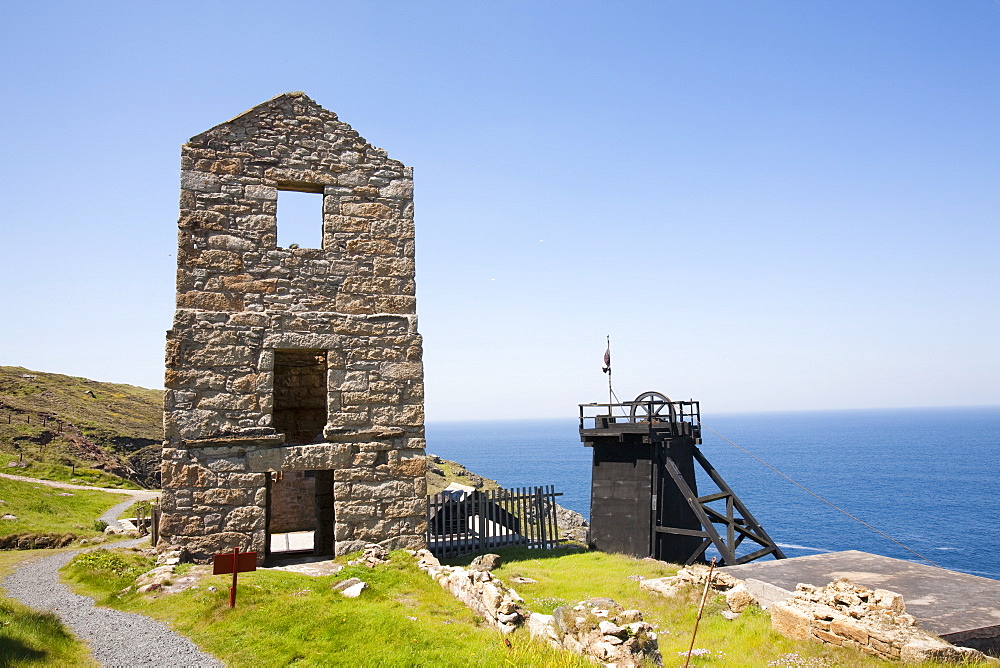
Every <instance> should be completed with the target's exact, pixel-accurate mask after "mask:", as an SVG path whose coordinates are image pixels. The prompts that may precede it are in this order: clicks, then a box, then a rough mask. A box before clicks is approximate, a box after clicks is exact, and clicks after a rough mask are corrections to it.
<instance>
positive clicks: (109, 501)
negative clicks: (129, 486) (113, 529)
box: [0, 478, 126, 538]
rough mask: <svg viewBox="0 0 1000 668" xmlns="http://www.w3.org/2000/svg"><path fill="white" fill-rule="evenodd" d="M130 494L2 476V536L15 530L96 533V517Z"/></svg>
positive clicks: (0, 530)
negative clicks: (46, 484) (65, 487)
mask: <svg viewBox="0 0 1000 668" xmlns="http://www.w3.org/2000/svg"><path fill="white" fill-rule="evenodd" d="M125 498H126V497H125V496H123V495H121V494H112V493H109V492H99V491H96V490H94V491H90V490H82V489H58V488H55V487H46V486H44V485H41V484H38V483H30V482H23V481H20V480H9V479H7V478H0V516H4V517H8V518H10V517H13V518H16V519H0V538H3V537H5V536H11V535H14V534H39V533H58V534H66V533H72V534H76V535H77V536H78V537H81V538H84V537H89V536H96V535H98V534H99V533H100V532H99V531H97V530H96V528H95V524H94V521H95V520H96V519H97V518H98V517H100V516H101V514H103V513H104V512H105V511H106V510H108V509H109V508H111V507H112V506H114V505H116V504H119V503H121V502H122V501H123V500H124V499H125Z"/></svg>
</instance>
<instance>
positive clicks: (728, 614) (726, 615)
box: [719, 610, 740, 621]
mask: <svg viewBox="0 0 1000 668" xmlns="http://www.w3.org/2000/svg"><path fill="white" fill-rule="evenodd" d="M719 614H720V615H722V616H723V617H724V618H725V619H728V620H729V621H733V620H734V619H738V618H739V616H740V613H738V612H733V611H732V610H721V611H720V612H719Z"/></svg>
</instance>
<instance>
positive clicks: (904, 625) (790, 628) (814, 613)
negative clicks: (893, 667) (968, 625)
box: [770, 578, 986, 663]
mask: <svg viewBox="0 0 1000 668" xmlns="http://www.w3.org/2000/svg"><path fill="white" fill-rule="evenodd" d="M770 611H771V626H772V627H773V628H774V630H775V631H777V632H778V633H780V634H781V635H783V636H785V637H786V638H791V639H792V640H812V641H817V642H822V643H828V644H831V645H838V646H841V647H850V648H851V649H855V650H858V651H860V652H863V653H865V654H869V655H872V656H877V657H879V658H882V659H889V660H901V661H903V662H905V663H920V662H922V661H942V662H952V663H965V662H975V661H984V660H985V659H986V657H985V656H984V655H983V654H982V653H981V652H979V651H977V650H974V649H970V648H968V647H956V646H954V645H951V644H949V643H947V642H945V641H943V640H941V639H940V638H937V637H935V636H932V635H930V634H929V633H926V632H924V631H921V630H920V629H919V628H918V627H917V621H916V619H914V617H913V616H912V615H909V614H907V613H906V606H905V605H904V603H903V597H902V596H901V595H900V594H897V593H896V592H892V591H888V590H885V589H874V590H873V589H869V588H867V587H863V586H860V585H855V584H853V583H851V582H850V581H848V580H846V579H843V578H841V579H839V580H835V581H834V582H831V583H830V584H829V585H827V586H826V587H816V586H813V585H808V584H800V585H798V587H796V591H795V595H794V596H792V597H791V598H789V599H787V600H785V601H784V602H782V603H776V604H774V605H772V606H771V610H770Z"/></svg>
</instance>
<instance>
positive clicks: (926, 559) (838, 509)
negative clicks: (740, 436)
mask: <svg viewBox="0 0 1000 668" xmlns="http://www.w3.org/2000/svg"><path fill="white" fill-rule="evenodd" d="M701 426H702V427H703V428H704V429H707V430H708V431H710V432H712V433H713V434H715V435H716V436H718V437H719V438H721V439H722V440H723V441H725V442H726V443H728V444H729V445H731V446H733V447H734V448H736V449H737V450H739V451H740V452H743V453H744V454H747V455H749V456H750V457H753V458H754V459H756V460H757V461H758V462H760V463H761V464H763V465H764V466H766V467H767V468H769V469H771V470H772V471H774V472H775V473H777V474H778V475H780V476H781V477H782V478H784V479H785V480H787V481H788V482H790V483H792V484H793V485H795V486H796V487H798V488H799V489H801V490H802V491H804V492H806V493H808V494H811V495H812V496H814V497H816V498H817V499H819V500H820V501H822V502H823V503H825V504H826V505H828V506H830V507H831V508H833V509H834V510H837V511H839V512H841V513H843V514H845V515H847V516H848V517H850V518H851V519H852V520H854V521H855V522H857V523H858V524H861V525H863V526H866V527H868V528H869V529H871V530H872V531H874V532H875V533H877V534H879V535H880V536H882V537H883V538H886V539H887V540H890V541H892V542H893V543H895V544H896V545H899V546H900V547H901V548H903V549H904V550H906V551H907V552H911V553H913V554H915V555H917V556H918V557H920V558H921V559H923V560H924V561H926V562H927V563H929V564H930V565H932V566H937V567H938V568H941V566H939V565H938V564H936V563H934V562H933V561H932V560H930V559H928V558H927V557H925V556H924V555H922V554H920V553H919V552H917V551H916V550H914V549H913V548H910V547H907V546H906V545H903V544H902V543H900V542H899V541H898V540H896V539H895V538H893V537H892V536H890V535H889V534H887V533H886V532H884V531H882V530H881V529H876V528H875V527H873V526H872V525H871V524H868V522H865V521H864V520H863V519H860V518H858V517H855V516H854V515H852V514H851V513H849V512H847V511H846V510H844V509H843V508H841V507H840V506H838V505H837V504H835V503H833V502H831V501H827V500H826V499H824V498H823V497H822V496H820V495H819V494H817V493H816V492H814V491H812V490H811V489H809V488H808V487H806V486H805V485H803V484H802V483H800V482H797V481H795V480H792V479H791V478H790V477H788V476H787V475H785V474H784V473H782V472H781V471H779V470H778V469H776V468H775V467H773V466H771V465H770V464H768V463H767V462H765V461H764V460H763V459H761V458H760V457H758V456H757V455H755V454H753V453H752V452H750V451H749V450H747V449H745V448H742V447H740V446H738V445H736V444H735V443H733V442H732V441H731V440H729V439H728V438H726V437H725V436H723V435H722V434H720V433H719V432H717V431H715V430H714V429H712V428H711V427H706V426H705V424H704V423H702V425H701Z"/></svg>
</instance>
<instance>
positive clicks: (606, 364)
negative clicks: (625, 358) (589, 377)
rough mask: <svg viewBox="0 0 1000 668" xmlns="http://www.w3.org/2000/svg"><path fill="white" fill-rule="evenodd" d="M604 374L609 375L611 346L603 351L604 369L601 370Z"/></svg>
mask: <svg viewBox="0 0 1000 668" xmlns="http://www.w3.org/2000/svg"><path fill="white" fill-rule="evenodd" d="M601 371H603V372H604V373H611V346H610V345H609V346H608V349H607V350H605V351H604V368H603V369H601Z"/></svg>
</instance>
